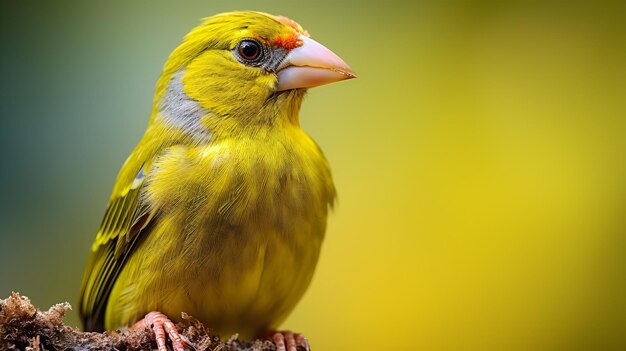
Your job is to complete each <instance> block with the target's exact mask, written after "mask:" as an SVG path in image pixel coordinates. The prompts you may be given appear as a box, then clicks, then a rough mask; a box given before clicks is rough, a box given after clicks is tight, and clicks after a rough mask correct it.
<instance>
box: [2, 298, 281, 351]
mask: <svg viewBox="0 0 626 351" xmlns="http://www.w3.org/2000/svg"><path fill="white" fill-rule="evenodd" d="M68 309H71V306H70V304H69V303H67V302H66V303H60V304H57V305H54V306H52V307H50V309H49V310H48V311H46V312H42V311H39V310H38V309H37V308H35V306H33V305H32V304H31V303H30V300H29V299H28V298H27V297H25V296H21V295H20V294H18V293H12V294H11V296H9V297H8V298H6V299H4V300H0V350H32V351H40V350H41V351H43V350H49V351H54V350H68V349H69V350H126V351H132V350H155V349H156V342H155V340H154V335H153V333H152V332H151V330H150V329H148V328H146V329H145V330H138V331H133V332H119V331H116V332H104V333H91V332H82V331H80V330H78V329H76V328H73V327H70V326H67V325H65V324H64V323H63V316H64V314H65V312H66V311H67V310H68ZM177 327H178V330H179V331H180V332H181V335H183V336H184V337H185V338H186V339H187V342H188V344H189V345H190V346H191V347H192V348H193V350H197V351H204V350H207V351H240V350H241V351H244V350H245V351H273V350H274V349H275V346H274V344H273V343H272V342H270V341H266V340H265V341H263V340H255V341H242V340H238V339H237V337H236V336H233V337H231V338H230V339H229V340H228V341H226V342H222V341H220V339H219V338H218V337H217V336H216V335H214V334H212V333H211V332H210V330H209V329H208V328H206V327H205V326H204V325H203V324H202V323H201V322H200V321H198V320H197V319H195V318H193V317H191V316H188V315H183V321H182V322H180V323H178V324H177Z"/></svg>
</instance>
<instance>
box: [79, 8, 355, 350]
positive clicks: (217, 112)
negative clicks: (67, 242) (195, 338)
mask: <svg viewBox="0 0 626 351" xmlns="http://www.w3.org/2000/svg"><path fill="white" fill-rule="evenodd" d="M355 77H356V74H355V73H354V71H352V69H351V68H350V67H349V66H348V65H347V64H346V63H345V62H344V61H343V60H342V59H341V58H340V57H339V56H337V55H336V54H335V53H333V52H332V51H331V50H330V49H328V48H326V47H325V46H323V45H322V44H320V43H318V42H317V41H315V40H314V39H312V38H311V37H310V35H309V33H308V32H307V31H305V30H304V29H303V28H302V27H301V26H300V25H299V24H298V23H296V22H295V21H293V20H291V19H289V18H287V17H284V16H275V15H271V14H268V13H263V12H255V11H233V12H226V13H220V14H217V15H214V16H211V17H208V18H205V19H204V20H203V21H202V22H201V24H200V25H198V26H197V27H196V28H194V29H192V30H191V32H189V33H188V34H187V35H186V36H185V37H184V39H183V41H182V43H181V44H180V45H179V46H178V47H177V48H176V49H174V51H173V52H172V53H171V55H170V56H169V58H168V59H167V61H166V63H165V65H164V68H163V72H162V74H161V76H160V78H159V79H158V81H157V84H156V89H155V93H154V100H153V104H152V110H151V114H150V119H149V123H148V126H147V128H146V131H145V133H144V135H143V137H142V138H141V139H140V141H139V143H138V144H137V145H136V147H135V148H134V150H133V151H132V152H131V154H130V155H129V156H128V158H127V159H126V161H125V162H124V164H123V166H122V168H121V170H120V171H119V173H118V175H117V178H116V181H115V185H114V187H113V190H112V193H111V196H110V199H109V203H108V206H107V209H106V212H105V215H104V218H103V220H102V222H101V225H100V228H99V230H98V232H97V234H96V238H95V240H94V242H93V244H92V246H91V248H90V254H89V258H88V261H87V265H86V269H85V273H84V276H83V281H82V285H81V293H80V302H79V313H80V315H81V318H82V321H83V324H84V328H85V330H88V331H102V330H115V329H123V328H131V329H132V328H135V329H136V328H145V327H150V328H152V330H153V333H154V336H155V339H156V344H157V347H158V350H159V351H165V350H167V347H168V345H167V339H169V340H170V342H171V345H172V347H173V348H174V349H175V350H183V349H184V347H185V341H184V340H183V338H182V337H181V335H180V334H179V332H178V331H177V330H176V326H175V324H174V323H175V322H177V321H180V319H181V313H182V312H185V313H187V314H189V315H191V316H194V317H195V318H197V319H199V320H200V321H202V322H203V323H204V324H205V325H207V326H209V327H210V328H212V329H213V330H215V331H216V332H217V333H218V334H219V335H220V336H228V335H230V334H234V333H238V334H239V335H240V336H242V337H246V338H256V337H261V336H263V335H266V336H267V337H268V338H270V340H273V341H274V342H275V344H276V346H277V350H281V351H287V350H289V351H295V349H296V346H303V347H305V348H306V349H308V348H309V345H308V340H307V339H306V338H305V337H304V336H303V335H302V334H297V333H292V332H289V331H282V332H281V331H277V328H278V327H279V326H280V324H281V323H282V322H283V321H284V319H285V318H286V317H287V316H288V314H289V313H290V312H291V310H292V309H293V308H294V306H295V305H296V304H297V302H298V301H299V300H300V298H301V297H302V295H303V294H304V292H305V290H306V289H307V287H308V286H309V283H310V282H311V279H312V276H313V272H314V270H315V266H316V264H317V261H318V258H319V254H320V249H321V245H322V242H323V239H324V236H325V231H326V225H327V217H328V214H329V212H330V211H331V210H332V208H333V205H334V203H335V199H336V190H335V186H334V183H333V180H332V175H331V171H330V166H329V163H328V161H327V159H326V158H325V156H324V154H323V152H322V151H321V149H320V147H319V146H318V145H317V143H316V142H315V141H313V139H312V138H311V137H309V136H308V135H307V134H306V133H305V132H304V131H303V130H302V128H301V127H300V122H299V111H300V107H301V104H302V101H303V99H304V97H305V95H306V92H307V90H308V89H310V88H313V87H317V86H320V85H324V84H328V83H333V82H338V81H343V80H347V79H350V78H355Z"/></svg>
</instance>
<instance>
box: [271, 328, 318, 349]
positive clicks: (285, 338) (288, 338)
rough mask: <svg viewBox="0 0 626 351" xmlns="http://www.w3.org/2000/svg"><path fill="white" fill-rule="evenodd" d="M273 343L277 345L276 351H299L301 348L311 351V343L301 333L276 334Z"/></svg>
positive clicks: (273, 336) (284, 332)
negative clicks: (298, 348)
mask: <svg viewBox="0 0 626 351" xmlns="http://www.w3.org/2000/svg"><path fill="white" fill-rule="evenodd" d="M272 341H274V344H275V345H276V351H297V347H298V346H300V347H302V348H304V349H305V350H306V351H311V349H310V348H309V341H308V340H307V339H306V337H305V336H304V335H302V334H299V333H295V334H294V333H292V332H291V331H289V330H286V331H283V332H276V333H274V334H273V335H272Z"/></svg>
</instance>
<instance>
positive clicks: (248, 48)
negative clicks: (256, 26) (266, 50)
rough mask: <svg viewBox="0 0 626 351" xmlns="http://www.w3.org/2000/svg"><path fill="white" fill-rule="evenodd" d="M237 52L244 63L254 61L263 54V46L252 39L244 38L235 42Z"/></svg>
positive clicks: (258, 59) (259, 58)
mask: <svg viewBox="0 0 626 351" xmlns="http://www.w3.org/2000/svg"><path fill="white" fill-rule="evenodd" d="M236 50H237V54H238V55H239V57H240V58H241V59H242V60H243V61H244V63H256V62H258V61H260V60H261V58H262V56H263V47H262V46H261V44H260V43H259V42H258V41H256V40H252V39H244V40H242V41H240V42H239V44H237V48H236Z"/></svg>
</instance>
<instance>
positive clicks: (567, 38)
mask: <svg viewBox="0 0 626 351" xmlns="http://www.w3.org/2000/svg"><path fill="white" fill-rule="evenodd" d="M0 4H1V5H0V28H1V32H0V49H1V50H2V55H1V58H0V60H1V64H0V70H1V79H0V86H1V91H2V94H1V99H2V100H1V102H0V112H1V120H0V156H1V166H0V167H1V168H0V180H1V181H0V195H1V196H0V247H1V249H2V251H1V252H2V254H1V255H0V295H1V296H2V297H6V296H7V295H8V294H9V293H10V292H11V291H12V290H15V291H19V292H21V293H22V294H24V295H26V296H29V297H30V298H31V299H32V300H33V302H34V303H35V304H36V305H37V306H39V307H40V308H42V309H46V308H48V307H49V306H50V305H52V304H54V303H57V302H61V301H66V300H67V301H69V302H70V303H72V304H73V305H74V306H76V304H77V299H78V289H79V285H80V281H81V277H82V273H83V267H84V262H85V260H86V257H87V253H88V250H89V246H90V244H91V241H92V239H93V238H94V236H95V232H96V230H97V228H98V225H99V224H100V220H101V216H102V215H103V214H104V210H105V207H106V204H107V199H108V196H109V192H110V190H111V187H112V185H113V182H114V178H115V175H116V174H117V171H118V169H119V167H120V166H121V164H122V162H123V161H124V159H125V158H126V156H127V155H128V153H129V152H130V151H131V149H132V148H133V146H134V145H135V143H136V142H137V141H138V140H139V138H140V136H141V135H142V133H143V130H144V128H145V125H146V123H147V120H148V115H149V112H150V107H151V101H152V100H151V99H152V93H153V89H154V85H155V83H156V79H157V78H158V76H159V74H160V71H161V67H162V65H163V63H164V62H165V60H166V58H167V56H168V55H169V53H170V52H171V50H173V49H174V48H175V47H176V46H177V45H178V43H179V42H180V40H181V39H182V37H183V36H184V34H186V33H187V32H188V31H189V30H190V29H191V28H193V27H194V26H196V25H197V24H198V23H199V21H200V19H201V18H202V17H206V16H210V15H212V14H214V13H217V12H222V11H226V10H233V9H254V10H262V11H266V12H270V13H273V14H282V15H285V16H288V17H290V18H293V19H295V20H296V21H298V22H299V23H300V24H302V26H303V27H304V28H306V29H308V30H309V32H310V33H311V35H312V37H313V38H315V39H316V40H318V41H320V42H322V43H324V44H325V45H326V46H328V47H329V48H331V49H332V50H333V51H335V52H336V53H337V54H339V55H340V56H341V57H342V58H344V59H345V60H346V62H348V63H349V64H350V65H351V66H352V68H353V69H354V70H355V71H356V72H357V73H358V74H359V78H358V79H356V80H351V81H346V82H341V83H338V84H332V85H329V86H324V87H321V88H316V89H313V90H311V92H310V94H309V96H308V98H307V100H306V101H305V103H304V106H303V110H302V113H301V120H302V124H303V126H304V128H305V129H306V130H307V131H308V132H309V133H310V134H311V135H312V136H313V137H314V138H315V139H316V141H317V142H318V143H319V144H320V145H321V147H322V148H323V149H324V151H325V153H326V155H327V157H328V158H329V160H330V163H331V165H332V168H333V171H334V177H335V181H336V185H337V188H338V191H339V204H338V206H337V210H336V211H335V213H334V214H333V215H332V216H331V218H330V222H329V227H328V233H327V239H326V242H325V246H324V249H323V252H322V257H321V260H320V263H319V266H318V269H317V272H316V275H315V278H314V280H313V283H312V285H311V287H310V289H309V290H308V292H307V294H306V295H305V297H304V298H303V299H302V301H301V302H300V304H299V305H298V307H297V308H296V310H295V311H294V312H293V313H292V315H291V317H290V318H289V319H288V320H287V321H286V322H285V323H284V325H283V327H284V328H289V329H293V330H298V331H302V332H304V333H305V334H306V335H308V337H309V338H310V340H311V342H312V345H313V347H314V349H315V350H392V349H393V350H623V349H626V333H625V332H624V331H625V330H626V216H625V209H626V166H625V165H626V7H625V6H624V5H622V4H623V2H622V4H620V2H606V3H602V2H591V1H587V2H553V1H515V2H510V1H509V2H507V1H444V2H440V1H387V2H362V1H328V0H327V1H313V2H296V1H265V2H262V3H261V2H252V1H228V2H226V1H219V2H218V1H185V2H175V1H167V2H166V1H115V2H112V1H108V2H86V1H72V2H68V1H47V2H46V1H37V2H36V1H28V0H22V1H17V0H13V1H9V0H3V1H2V2H0ZM68 320H69V322H70V323H72V324H78V318H77V316H76V313H75V312H72V314H71V315H70V316H69V317H68Z"/></svg>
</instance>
